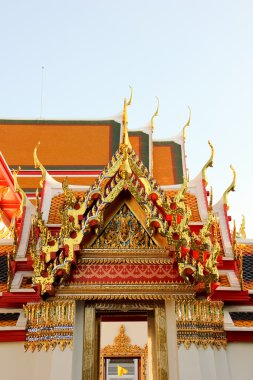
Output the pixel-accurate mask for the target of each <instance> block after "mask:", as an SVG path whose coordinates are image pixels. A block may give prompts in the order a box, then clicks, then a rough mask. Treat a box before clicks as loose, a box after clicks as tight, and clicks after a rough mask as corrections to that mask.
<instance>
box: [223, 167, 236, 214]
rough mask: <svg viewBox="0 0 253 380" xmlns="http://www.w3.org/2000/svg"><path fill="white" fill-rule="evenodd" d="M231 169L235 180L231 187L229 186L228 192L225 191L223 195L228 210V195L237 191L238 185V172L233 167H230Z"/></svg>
mask: <svg viewBox="0 0 253 380" xmlns="http://www.w3.org/2000/svg"><path fill="white" fill-rule="evenodd" d="M230 169H231V170H232V172H233V180H232V182H231V185H229V186H228V188H227V190H225V191H224V194H223V203H224V205H226V206H227V210H228V209H229V205H228V194H229V193H230V191H235V184H236V171H235V169H234V168H233V166H232V165H230Z"/></svg>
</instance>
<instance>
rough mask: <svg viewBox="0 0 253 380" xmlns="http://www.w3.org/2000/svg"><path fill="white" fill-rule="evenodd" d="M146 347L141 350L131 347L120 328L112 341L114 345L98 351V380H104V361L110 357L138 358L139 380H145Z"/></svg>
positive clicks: (123, 330)
mask: <svg viewBox="0 0 253 380" xmlns="http://www.w3.org/2000/svg"><path fill="white" fill-rule="evenodd" d="M147 355H148V347H147V345H145V346H144V347H143V348H142V347H140V346H138V345H132V344H131V340H130V338H129V337H128V336H127V335H126V331H125V326H124V325H121V326H120V331H119V334H118V335H117V336H116V337H115V339H114V344H112V345H107V346H106V347H104V348H102V349H101V350H100V366H99V380H104V378H105V377H104V375H105V374H104V359H106V358H112V357H117V358H118V357H120V358H123V357H128V358H129V357H130V358H139V359H140V361H141V374H140V375H141V376H140V380H146V378H147V377H146V365H147Z"/></svg>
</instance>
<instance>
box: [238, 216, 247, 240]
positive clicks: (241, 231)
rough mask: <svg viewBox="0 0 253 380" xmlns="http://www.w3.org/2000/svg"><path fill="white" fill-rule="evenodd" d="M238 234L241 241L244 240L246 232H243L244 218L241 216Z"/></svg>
mask: <svg viewBox="0 0 253 380" xmlns="http://www.w3.org/2000/svg"><path fill="white" fill-rule="evenodd" d="M239 234H240V238H241V239H246V231H245V216H244V215H242V222H241V225H240V229H239Z"/></svg>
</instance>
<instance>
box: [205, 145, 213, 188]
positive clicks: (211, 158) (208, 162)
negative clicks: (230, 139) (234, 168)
mask: <svg viewBox="0 0 253 380" xmlns="http://www.w3.org/2000/svg"><path fill="white" fill-rule="evenodd" d="M208 145H209V146H210V148H211V156H210V158H209V160H208V161H207V163H206V164H205V165H204V166H203V169H202V178H203V180H204V181H205V185H206V186H207V184H208V181H207V176H206V169H207V168H210V167H213V158H214V147H213V145H212V143H211V141H210V140H208Z"/></svg>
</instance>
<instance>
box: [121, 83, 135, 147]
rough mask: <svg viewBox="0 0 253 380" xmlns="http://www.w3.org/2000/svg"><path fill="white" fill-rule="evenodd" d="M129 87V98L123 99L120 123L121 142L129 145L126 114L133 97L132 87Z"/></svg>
mask: <svg viewBox="0 0 253 380" xmlns="http://www.w3.org/2000/svg"><path fill="white" fill-rule="evenodd" d="M129 87H130V97H129V100H127V99H126V98H125V99H124V109H123V117H122V124H123V136H122V144H125V145H128V146H130V147H131V144H130V141H129V138H128V115H127V107H129V106H130V105H131V104H132V99H133V89H132V87H131V86H129Z"/></svg>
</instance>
